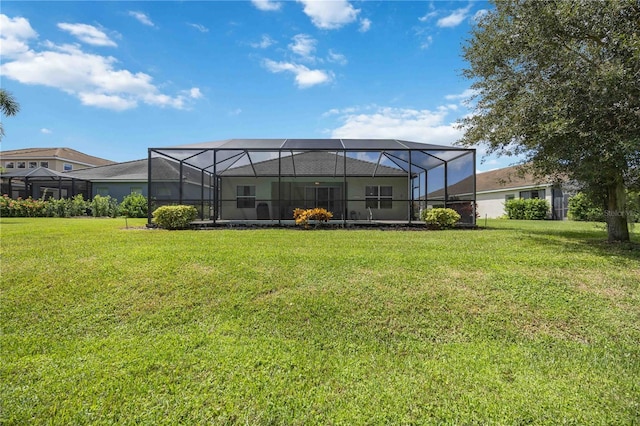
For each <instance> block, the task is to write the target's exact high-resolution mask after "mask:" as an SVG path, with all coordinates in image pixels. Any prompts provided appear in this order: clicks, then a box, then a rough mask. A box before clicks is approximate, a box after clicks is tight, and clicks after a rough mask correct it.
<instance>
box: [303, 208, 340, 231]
mask: <svg viewBox="0 0 640 426" xmlns="http://www.w3.org/2000/svg"><path fill="white" fill-rule="evenodd" d="M332 217H333V213H331V212H330V211H327V210H326V209H321V208H315V209H306V210H305V209H295V210H294V211H293V218H294V219H295V220H296V225H302V226H304V228H305V229H308V228H309V221H310V220H315V221H316V222H329V220H330V219H331V218H332Z"/></svg>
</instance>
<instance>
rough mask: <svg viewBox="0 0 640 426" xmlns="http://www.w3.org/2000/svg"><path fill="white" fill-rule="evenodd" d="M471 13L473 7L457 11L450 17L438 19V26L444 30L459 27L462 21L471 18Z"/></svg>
mask: <svg viewBox="0 0 640 426" xmlns="http://www.w3.org/2000/svg"><path fill="white" fill-rule="evenodd" d="M469 11H471V5H469V6H467V7H465V8H464V9H456V10H454V11H453V12H452V13H451V14H450V15H447V16H445V17H444V18H440V19H438V22H437V23H436V25H437V26H439V27H442V28H452V27H457V26H458V25H460V24H461V23H462V21H464V20H465V19H467V17H468V16H469Z"/></svg>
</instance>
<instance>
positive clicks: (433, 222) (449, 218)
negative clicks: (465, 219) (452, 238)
mask: <svg viewBox="0 0 640 426" xmlns="http://www.w3.org/2000/svg"><path fill="white" fill-rule="evenodd" d="M460 217H461V216H460V214H458V212H456V211H455V210H453V209H448V208H447V209H445V208H433V209H428V210H422V212H421V213H420V219H422V220H424V222H425V223H426V224H427V225H430V226H433V227H436V228H438V229H447V228H453V226H454V225H455V224H456V223H458V221H459V220H460Z"/></svg>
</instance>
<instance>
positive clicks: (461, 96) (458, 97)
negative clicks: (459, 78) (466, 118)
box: [444, 89, 478, 104]
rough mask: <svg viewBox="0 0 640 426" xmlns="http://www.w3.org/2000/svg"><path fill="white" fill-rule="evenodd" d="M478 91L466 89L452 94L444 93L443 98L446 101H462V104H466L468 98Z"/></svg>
mask: <svg viewBox="0 0 640 426" xmlns="http://www.w3.org/2000/svg"><path fill="white" fill-rule="evenodd" d="M477 94H478V91H477V90H474V89H466V90H464V91H463V92H462V93H456V94H453V95H446V96H445V97H444V98H445V99H446V100H448V101H457V100H459V101H462V103H463V104H466V103H467V101H469V99H471V98H472V97H473V96H475V95H477Z"/></svg>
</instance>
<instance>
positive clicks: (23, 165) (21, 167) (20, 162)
mask: <svg viewBox="0 0 640 426" xmlns="http://www.w3.org/2000/svg"><path fill="white" fill-rule="evenodd" d="M18 168H19V169H26V168H27V163H25V162H24V161H18Z"/></svg>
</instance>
